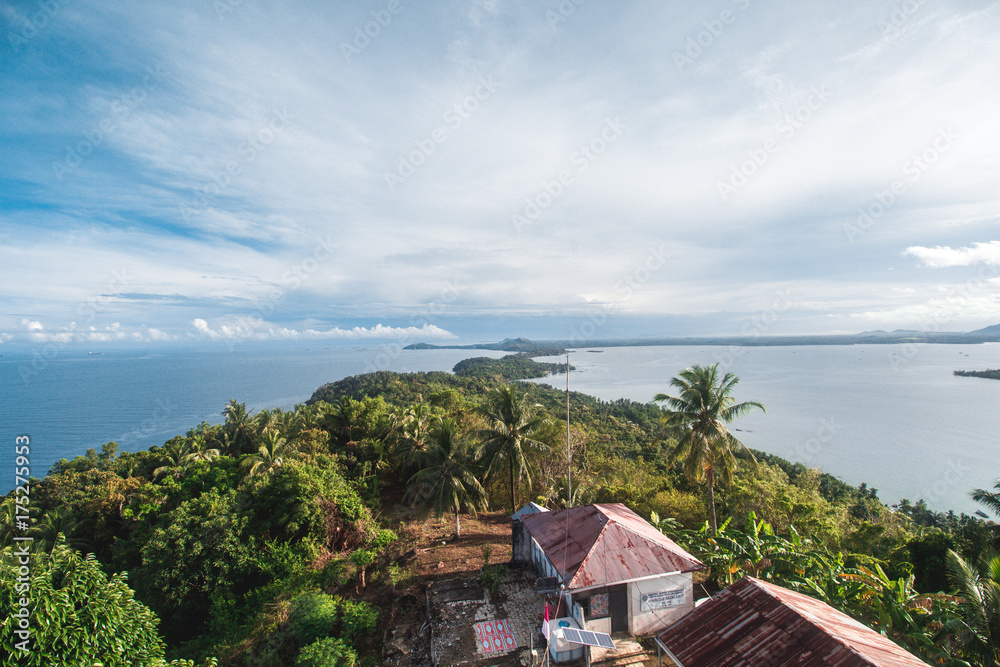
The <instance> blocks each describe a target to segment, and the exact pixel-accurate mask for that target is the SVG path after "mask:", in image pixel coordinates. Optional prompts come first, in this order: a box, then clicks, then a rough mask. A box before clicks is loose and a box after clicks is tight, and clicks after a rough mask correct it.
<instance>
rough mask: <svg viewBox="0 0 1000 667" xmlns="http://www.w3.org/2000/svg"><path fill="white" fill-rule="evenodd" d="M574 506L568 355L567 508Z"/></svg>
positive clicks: (567, 362)
mask: <svg viewBox="0 0 1000 667" xmlns="http://www.w3.org/2000/svg"><path fill="white" fill-rule="evenodd" d="M572 506H573V452H572V450H571V449H570V446H569V353H568V352H567V353H566V507H567V508H569V507H572Z"/></svg>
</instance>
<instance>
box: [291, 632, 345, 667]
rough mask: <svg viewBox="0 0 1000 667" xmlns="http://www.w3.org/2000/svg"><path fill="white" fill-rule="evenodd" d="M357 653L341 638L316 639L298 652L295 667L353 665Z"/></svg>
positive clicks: (340, 666)
mask: <svg viewBox="0 0 1000 667" xmlns="http://www.w3.org/2000/svg"><path fill="white" fill-rule="evenodd" d="M357 659H358V654H357V653H356V652H355V651H354V649H352V648H351V647H350V646H348V645H347V644H346V643H344V641H343V640H341V639H334V638H333V637H327V638H326V639H317V640H316V641H315V642H313V643H312V644H310V645H309V646H306V647H305V648H304V649H302V651H300V652H299V657H298V658H297V659H296V660H295V667H354V663H355V662H356V661H357Z"/></svg>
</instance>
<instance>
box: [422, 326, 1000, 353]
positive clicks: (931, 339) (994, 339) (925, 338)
mask: <svg viewBox="0 0 1000 667" xmlns="http://www.w3.org/2000/svg"><path fill="white" fill-rule="evenodd" d="M905 343H937V344H950V345H960V344H966V345H968V344H977V343H1000V324H994V325H992V326H988V327H985V328H983V329H977V330H975V331H964V332H963V331H919V330H914V329H896V330H894V331H862V332H861V333H856V334H804V335H791V336H752V335H751V336H686V337H668V338H608V339H598V338H587V339H577V340H574V339H564V340H546V341H533V340H529V339H527V338H507V339H504V340H503V341H501V342H499V343H478V344H475V345H431V344H429V343H415V344H413V345H407V346H406V347H405V348H404V349H407V350H446V349H447V350H500V351H503V352H518V353H523V354H527V355H528V356H529V357H549V356H556V355H559V354H565V353H566V351H567V349H569V348H575V347H581V346H586V347H588V348H594V347H645V346H655V345H720V346H731V345H735V346H740V347H752V346H753V347H757V346H759V347H765V346H783V345H899V344H905ZM588 351H590V350H588Z"/></svg>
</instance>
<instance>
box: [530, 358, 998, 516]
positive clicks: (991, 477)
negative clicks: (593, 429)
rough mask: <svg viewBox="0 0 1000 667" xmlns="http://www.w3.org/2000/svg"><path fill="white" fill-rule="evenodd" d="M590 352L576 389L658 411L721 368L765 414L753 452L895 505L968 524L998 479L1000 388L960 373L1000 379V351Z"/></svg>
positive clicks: (750, 434) (741, 431) (746, 435)
mask: <svg viewBox="0 0 1000 667" xmlns="http://www.w3.org/2000/svg"><path fill="white" fill-rule="evenodd" d="M586 349H587V348H581V350H580V351H577V352H576V353H574V354H572V355H571V363H572V364H573V366H575V367H576V368H577V370H576V371H574V372H573V373H572V374H571V378H570V383H571V389H574V390H576V391H581V392H584V393H587V394H592V395H594V396H598V397H600V398H603V399H606V400H612V399H616V398H630V399H633V400H636V401H643V402H645V401H649V400H651V399H652V398H653V396H654V395H656V394H657V393H660V392H663V393H667V394H669V393H671V392H670V387H669V383H670V379H671V378H672V377H674V376H675V375H676V374H677V373H678V372H680V371H681V370H683V369H684V368H685V367H687V366H690V365H693V364H713V363H716V362H719V363H721V364H722V365H723V367H724V368H725V369H726V370H728V371H732V372H734V373H736V375H737V376H739V378H740V384H738V385H737V387H736V390H735V397H736V399H737V400H738V401H746V400H755V401H760V402H761V403H763V404H764V405H765V407H766V408H767V412H766V413H764V414H762V413H759V412H757V413H754V414H752V415H751V416H747V417H743V418H741V419H739V420H737V421H736V422H735V423H734V424H733V426H734V427H735V428H736V429H738V432H737V436H738V437H739V438H740V439H741V440H742V441H743V442H744V443H745V444H746V445H748V446H750V447H753V448H755V449H760V450H763V451H767V452H771V453H774V454H777V455H779V456H782V457H784V458H787V459H790V460H793V461H800V462H802V463H805V464H807V465H809V466H810V467H819V468H821V469H822V470H824V471H825V472H829V473H831V474H833V475H836V476H837V477H840V478H841V479H843V480H844V481H846V482H849V483H851V484H859V483H861V482H866V483H867V484H868V485H869V486H871V487H875V488H877V489H878V490H879V497H880V498H881V499H882V500H883V501H885V502H887V503H889V504H892V503H895V502H897V501H898V500H899V499H900V498H908V499H910V500H911V501H916V500H917V499H919V498H923V499H925V500H926V501H927V504H928V505H929V506H930V507H931V508H933V509H937V510H942V511H943V510H948V509H954V510H956V511H964V512H967V513H969V512H972V511H974V510H975V509H977V508H978V505H977V504H976V503H974V502H972V500H971V499H970V498H969V495H968V492H969V490H970V489H973V488H990V487H992V486H993V484H994V483H995V482H996V480H997V478H998V477H1000V381H997V380H986V379H980V378H967V377H957V376H955V375H953V373H952V371H954V370H983V369H986V368H1000V344H984V345H920V346H915V347H914V346H909V347H906V346H901V345H854V346H798V347H747V348H736V349H735V350H732V349H730V348H725V347H632V348H606V349H604V350H603V351H602V352H600V353H589V352H586V351H585V350H586ZM560 360H564V357H563V358H557V357H552V358H547V359H539V361H560ZM542 382H545V381H544V380H543V381H542ZM553 382H554V383H555V384H557V385H558V386H559V387H562V386H564V385H563V382H564V379H562V378H559V379H557V380H553Z"/></svg>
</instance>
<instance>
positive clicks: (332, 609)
mask: <svg viewBox="0 0 1000 667" xmlns="http://www.w3.org/2000/svg"><path fill="white" fill-rule="evenodd" d="M336 622H337V600H336V599H335V598H333V597H331V596H329V595H326V594H325V593H320V592H318V591H317V592H315V593H304V594H302V595H299V596H298V597H296V598H295V599H293V600H292V608H291V611H290V612H289V614H288V625H289V628H290V629H291V631H292V634H293V635H294V636H295V639H297V640H298V642H299V644H301V645H303V646H305V645H306V644H311V643H313V642H314V641H316V640H317V639H321V638H323V637H328V636H329V635H330V632H331V631H332V630H333V626H334V625H335V624H336Z"/></svg>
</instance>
